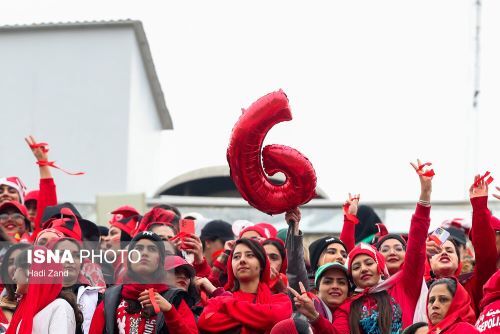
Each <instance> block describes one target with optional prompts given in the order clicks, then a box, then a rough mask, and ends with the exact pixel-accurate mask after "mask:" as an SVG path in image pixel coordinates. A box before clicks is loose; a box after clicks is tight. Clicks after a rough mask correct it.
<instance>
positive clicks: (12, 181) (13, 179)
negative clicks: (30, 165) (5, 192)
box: [0, 176, 26, 203]
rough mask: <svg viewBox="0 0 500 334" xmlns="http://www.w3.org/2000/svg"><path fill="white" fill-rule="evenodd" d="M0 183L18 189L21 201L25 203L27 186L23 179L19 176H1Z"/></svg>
mask: <svg viewBox="0 0 500 334" xmlns="http://www.w3.org/2000/svg"><path fill="white" fill-rule="evenodd" d="M0 185H6V186H9V187H12V188H14V189H16V190H17V193H18V194H19V201H20V202H21V203H24V195H25V194H26V186H25V185H24V183H23V181H21V179H20V178H18V177H17V176H9V177H1V178H0Z"/></svg>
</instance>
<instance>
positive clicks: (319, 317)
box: [289, 262, 351, 334]
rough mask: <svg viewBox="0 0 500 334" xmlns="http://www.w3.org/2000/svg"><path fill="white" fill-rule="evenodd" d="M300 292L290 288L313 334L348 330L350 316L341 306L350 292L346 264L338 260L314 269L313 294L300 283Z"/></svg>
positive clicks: (336, 332)
mask: <svg viewBox="0 0 500 334" xmlns="http://www.w3.org/2000/svg"><path fill="white" fill-rule="evenodd" d="M299 285H300V291H301V294H299V293H298V292H296V291H295V290H294V289H292V288H289V289H290V291H291V292H292V293H293V295H294V296H295V298H294V301H295V305H296V306H297V311H298V312H300V313H301V314H302V315H304V316H305V317H306V318H307V320H308V321H309V322H310V324H311V326H312V328H313V330H314V333H331V334H338V333H349V321H348V319H349V315H348V313H347V311H346V309H343V308H340V306H341V305H342V304H343V303H344V302H345V301H346V299H347V298H348V296H349V294H350V292H351V283H350V279H349V274H348V272H347V267H346V266H344V265H343V264H341V263H338V262H330V263H327V264H324V265H322V266H321V267H319V268H318V270H317V271H316V277H315V286H316V289H317V291H318V296H317V297H316V296H315V295H313V294H312V293H310V292H307V291H306V289H305V288H304V285H303V284H302V283H300V284H299Z"/></svg>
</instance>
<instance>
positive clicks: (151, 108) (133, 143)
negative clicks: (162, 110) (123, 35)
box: [127, 43, 166, 196]
mask: <svg viewBox="0 0 500 334" xmlns="http://www.w3.org/2000/svg"><path fill="white" fill-rule="evenodd" d="M130 75H131V80H130V111H129V115H130V122H129V128H128V131H129V137H128V145H129V152H128V153H129V154H128V159H127V166H128V169H127V190H128V191H129V192H146V193H147V194H148V195H149V196H152V195H153V194H154V192H155V191H156V190H158V187H159V185H160V184H161V183H162V182H164V180H163V179H160V178H159V175H158V174H159V172H160V169H161V166H160V154H166V152H164V151H163V150H162V148H161V137H160V136H161V132H160V131H161V128H160V123H159V117H158V113H157V112H156V107H155V104H154V99H153V95H152V93H151V89H150V87H149V81H148V78H147V75H146V71H145V69H144V66H143V64H142V58H141V54H140V50H139V47H138V45H137V43H134V45H133V46H132V49H131V59H130Z"/></svg>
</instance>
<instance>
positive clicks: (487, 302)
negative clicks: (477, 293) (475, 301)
mask: <svg viewBox="0 0 500 334" xmlns="http://www.w3.org/2000/svg"><path fill="white" fill-rule="evenodd" d="M483 291H484V297H483V300H482V301H481V304H480V307H481V314H480V315H479V317H478V319H477V322H476V328H477V329H478V330H479V332H481V333H488V334H489V333H500V270H497V272H496V273H495V275H493V276H492V277H491V278H490V279H489V280H488V282H486V285H485V286H484V289H483Z"/></svg>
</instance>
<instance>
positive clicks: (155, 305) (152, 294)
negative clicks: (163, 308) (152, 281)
mask: <svg viewBox="0 0 500 334" xmlns="http://www.w3.org/2000/svg"><path fill="white" fill-rule="evenodd" d="M149 299H150V300H151V305H153V308H154V310H155V313H160V306H159V305H158V303H157V302H156V298H155V290H154V289H153V288H150V289H149Z"/></svg>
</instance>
